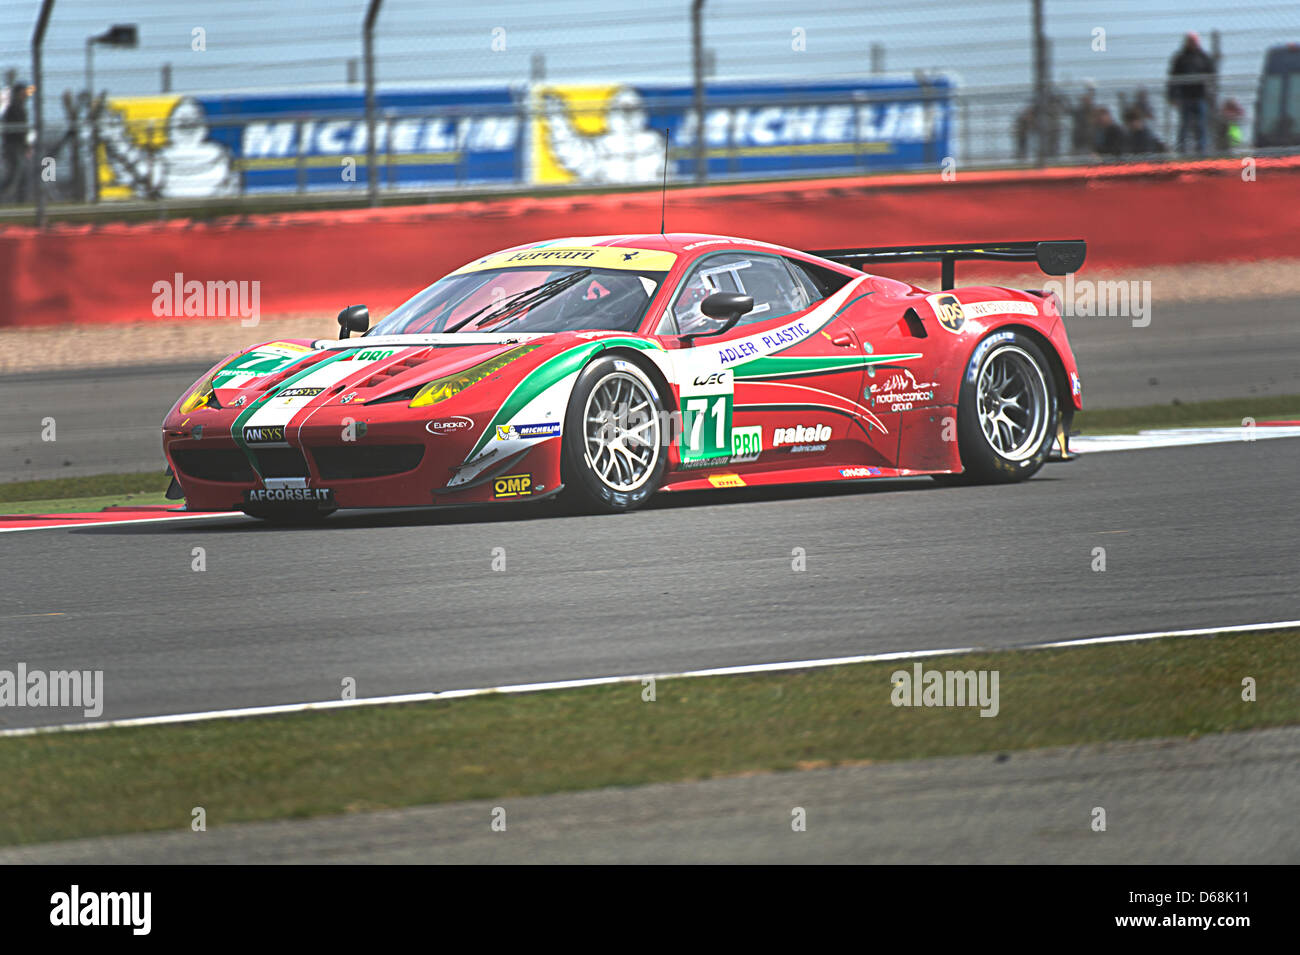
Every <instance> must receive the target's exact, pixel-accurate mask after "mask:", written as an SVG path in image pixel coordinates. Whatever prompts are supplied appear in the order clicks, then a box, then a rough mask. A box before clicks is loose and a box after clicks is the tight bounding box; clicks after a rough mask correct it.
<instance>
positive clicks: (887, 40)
mask: <svg viewBox="0 0 1300 955" xmlns="http://www.w3.org/2000/svg"><path fill="white" fill-rule="evenodd" d="M42 6H43V4H42V2H41V0H11V2H9V3H7V4H5V5H4V6H3V8H2V9H0V36H2V37H3V38H4V39H3V45H2V46H0V73H2V74H3V77H4V88H3V92H0V110H2V113H0V115H2V117H3V121H4V124H5V125H4V132H3V142H4V149H3V156H2V157H0V208H2V209H3V212H0V215H4V216H8V217H9V219H10V221H25V220H26V217H28V216H30V215H31V214H32V211H33V210H32V208H31V207H33V206H35V205H37V204H42V205H43V204H45V203H48V204H49V205H50V207H51V209H50V214H55V215H57V214H58V213H59V212H60V211H64V212H69V211H83V210H84V208H85V207H86V206H93V205H102V204H110V203H113V204H117V208H118V210H119V211H120V212H122V213H126V212H127V211H128V210H129V209H130V208H131V207H138V206H141V205H146V206H148V205H156V206H159V207H166V208H174V207H177V206H181V207H186V208H190V207H194V206H196V205H197V206H204V205H212V204H214V203H215V204H216V206H217V207H219V208H224V207H226V206H228V205H230V204H231V203H234V204H236V205H239V206H241V207H245V208H246V207H248V205H249V203H250V202H251V204H252V206H253V207H254V208H256V207H258V206H266V205H267V204H268V203H271V204H273V205H274V204H283V203H285V202H293V201H295V200H296V201H298V202H310V203H312V204H316V203H326V204H328V203H332V202H336V201H337V202H352V201H357V200H359V199H360V200H363V201H368V202H372V203H374V202H380V201H383V200H384V199H386V198H393V199H397V200H399V201H410V199H411V197H412V194H417V195H418V194H420V193H427V192H431V191H432V192H438V191H446V190H457V189H465V188H472V189H474V190H476V191H488V192H510V191H532V190H539V189H540V190H546V189H552V188H555V187H560V188H565V187H567V188H575V187H576V188H590V187H605V186H610V185H638V184H652V183H657V182H658V181H659V179H660V177H661V176H662V175H664V173H665V168H664V158H665V153H666V156H667V169H666V173H667V177H668V178H669V179H670V180H673V181H677V182H692V181H693V182H700V181H710V182H715V181H723V180H742V179H762V178H766V179H771V178H778V179H779V178H783V177H798V176H807V175H809V174H818V175H823V174H827V175H834V174H841V173H863V172H867V173H876V172H889V171H907V170H917V169H932V168H934V167H936V166H939V165H941V164H943V163H945V162H948V163H949V164H950V165H952V166H953V167H956V168H963V169H974V168H998V167H1015V166H1018V165H1056V164H1088V163H1100V162H1111V163H1116V162H1126V161H1134V160H1142V161H1149V160H1151V159H1153V158H1154V159H1161V158H1164V159H1169V158H1176V157H1180V156H1188V155H1194V156H1202V155H1218V156H1223V155H1232V154H1245V153H1246V152H1247V151H1249V152H1250V153H1251V154H1252V155H1256V154H1260V153H1261V151H1263V152H1265V153H1266V152H1267V151H1270V150H1273V151H1286V150H1294V149H1295V148H1297V145H1298V144H1300V126H1297V121H1298V120H1300V46H1296V45H1295V41H1300V5H1298V4H1295V3H1294V2H1288V0H1242V2H1239V3H1236V4H1225V3H1222V2H1215V0H1177V2H1175V0H1151V2H1148V3H1144V4H1140V5H1135V4H1133V3H1131V2H1128V0H1099V2H1090V3H1078V2H1063V0H986V2H981V3H966V2H957V0H915V2H913V3H909V4H906V5H902V4H890V3H862V2H852V3H851V2H843V0H832V2H829V3H826V4H821V5H816V6H815V8H811V7H812V5H810V9H806V10H805V9H797V8H795V9H792V5H791V4H790V3H788V0H703V2H695V3H692V2H691V0H680V2H676V3H673V4H669V5H666V6H661V7H658V8H655V9H638V8H610V7H606V6H604V5H595V4H592V3H589V2H582V0H556V2H553V3H550V4H546V5H538V4H534V3H530V2H519V0H504V2H484V3H478V4H472V5H470V4H467V5H444V4H437V5H435V4H429V3H425V2H418V0H380V2H377V3H373V4H372V3H368V2H367V0H311V2H308V0H285V2H277V3H275V4H266V3H262V2H260V0H213V2H206V3H197V4H184V5H180V4H175V3H171V2H165V0H123V2H118V3H113V4H106V3H103V2H102V0H58V2H57V3H54V4H51V5H50V7H51V9H50V11H49V15H48V19H47V21H46V24H45V29H44V32H43V36H42V42H41V44H40V46H41V55H40V61H41V62H40V64H39V66H38V64H36V63H35V61H34V56H33V40H34V35H35V34H36V33H37V32H38V23H39V21H40V15H41V11H42ZM368 14H370V15H371V18H370V20H369V22H370V24H371V30H370V36H371V43H370V44H369V50H370V54H371V55H370V57H369V58H368V57H367V55H366V53H367V42H366V32H367V31H366V24H367V22H368ZM368 66H369V69H368ZM38 68H39V69H40V71H41V76H40V77H39V78H38V77H36V76H35V75H34V73H35V72H36V70H37V69H38ZM368 77H369V78H371V79H372V84H368V83H367V79H368ZM38 79H39V82H38ZM37 100H39V104H40V111H39V112H40V117H39V119H40V122H39V127H40V128H39V131H38V129H37V125H38V123H37V119H38V117H37V112H38V111H37ZM701 112H702V113H703V115H704V117H705V118H704V127H705V134H704V136H703V137H702V141H701V137H698V136H697V135H696V129H697V127H698V125H699V123H698V122H697V119H696V117H697V116H698V115H699V114H700V113H701ZM372 128H373V130H374V132H373V135H372V134H371V132H370V130H371V129H372ZM38 137H39V143H40V146H39V148H37V146H36V143H37V138H38ZM372 140H373V146H372ZM36 157H52V158H53V159H54V167H53V170H52V171H51V170H50V169H48V168H47V169H44V170H42V168H41V167H40V164H39V163H37V162H36V161H35V158H36ZM372 168H373V169H374V171H375V175H374V176H373V177H372V176H371V175H370V174H369V170H370V169H372ZM42 172H44V175H42ZM38 193H39V194H38ZM36 211H37V212H38V213H39V214H42V215H43V214H44V213H45V210H43V209H40V210H36ZM0 221H2V220H0Z"/></svg>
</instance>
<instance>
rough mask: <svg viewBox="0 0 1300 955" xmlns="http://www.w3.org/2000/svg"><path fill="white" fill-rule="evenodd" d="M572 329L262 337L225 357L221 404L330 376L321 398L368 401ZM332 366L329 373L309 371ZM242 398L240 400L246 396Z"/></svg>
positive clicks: (214, 376)
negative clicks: (268, 339) (525, 332)
mask: <svg viewBox="0 0 1300 955" xmlns="http://www.w3.org/2000/svg"><path fill="white" fill-rule="evenodd" d="M568 337H571V336H570V335H568V334H559V335H552V334H530V335H523V334H520V335H506V334H487V333H483V334H475V333H470V334H452V335H390V336H385V337H373V338H355V339H343V340H338V341H336V340H332V339H322V340H316V341H311V340H287V341H273V342H264V343H263V344H260V345H255V346H253V347H252V348H249V349H247V350H246V351H244V352H241V353H239V354H237V355H233V356H230V357H228V358H226V359H224V360H223V361H222V362H220V363H219V364H218V365H217V366H216V367H215V368H213V369H212V370H211V371H209V372H208V373H207V375H205V376H204V378H203V379H200V381H205V380H208V379H211V380H212V383H213V387H214V389H215V391H216V394H217V399H218V401H219V402H220V404H221V406H222V407H226V408H229V407H232V406H235V407H238V406H239V405H240V404H243V403H245V402H247V401H249V400H251V399H252V398H254V397H255V396H258V395H261V394H264V393H265V392H267V391H270V390H272V389H274V388H278V387H280V386H282V385H284V384H286V383H287V382H289V381H290V380H291V379H294V380H299V379H305V378H307V377H311V378H312V383H313V384H318V379H325V378H327V379H328V382H329V384H328V387H326V388H324V389H323V397H322V401H323V402H324V403H328V404H333V403H337V402H341V401H344V399H345V398H346V401H347V402H352V401H357V402H366V401H373V400H375V399H378V398H383V397H385V396H387V395H391V394H394V393H397V392H401V391H405V390H407V389H409V388H412V387H418V386H419V385H423V384H425V383H427V382H429V381H433V380H435V379H437V378H441V377H444V376H446V375H453V374H456V373H458V372H461V371H464V370H466V369H468V368H472V367H473V366H475V365H478V364H480V363H482V362H485V361H488V360H489V359H492V358H495V357H497V356H498V355H501V354H504V353H505V352H508V351H510V350H511V349H513V348H517V347H519V346H520V345H524V344H532V343H545V342H547V340H552V339H560V338H568ZM327 363H328V364H329V366H330V372H329V374H328V375H324V376H322V375H309V374H308V373H310V372H311V371H312V370H313V369H317V368H323V366H324V365H326V364H327ZM241 399H242V401H241Z"/></svg>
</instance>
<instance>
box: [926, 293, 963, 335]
mask: <svg viewBox="0 0 1300 955" xmlns="http://www.w3.org/2000/svg"><path fill="white" fill-rule="evenodd" d="M929 302H930V306H931V307H932V308H933V309H934V317H935V318H937V319H939V324H940V325H942V326H943V327H944V328H946V329H948V331H950V332H956V331H960V330H961V327H962V326H963V325H965V324H966V313H965V312H964V311H962V307H961V302H959V301H957V296H956V295H931V296H930V298H929Z"/></svg>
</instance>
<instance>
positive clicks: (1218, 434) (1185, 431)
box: [1070, 425, 1300, 454]
mask: <svg viewBox="0 0 1300 955" xmlns="http://www.w3.org/2000/svg"><path fill="white" fill-rule="evenodd" d="M1297 437H1300V427H1291V426H1273V425H1256V426H1255V427H1250V428H1236V427H1232V428H1168V429H1164V430H1152V431H1139V432H1138V433H1137V434H1095V435H1087V434H1080V435H1075V436H1074V437H1072V438H1071V439H1070V450H1071V451H1077V452H1079V453H1080V454H1096V453H1097V452H1098V451H1143V450H1149V449H1151V448H1186V447H1192V446H1194V445H1200V444H1227V443H1229V442H1232V441H1240V442H1241V443H1243V444H1250V443H1252V442H1254V441H1267V440H1270V439H1275V438H1297Z"/></svg>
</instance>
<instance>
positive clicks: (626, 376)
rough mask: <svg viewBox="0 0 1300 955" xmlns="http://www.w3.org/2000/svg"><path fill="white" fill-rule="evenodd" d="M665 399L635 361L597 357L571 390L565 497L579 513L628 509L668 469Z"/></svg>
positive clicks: (644, 498)
mask: <svg viewBox="0 0 1300 955" xmlns="http://www.w3.org/2000/svg"><path fill="white" fill-rule="evenodd" d="M663 408H664V401H663V398H662V396H661V395H660V394H659V388H658V387H657V386H656V385H655V383H654V382H653V381H652V380H651V379H650V376H649V375H647V374H646V373H645V371H644V370H642V369H641V368H640V367H639V366H638V365H637V364H636V363H635V362H631V361H627V360H626V359H622V358H614V357H605V358H598V359H596V360H595V361H593V362H592V363H591V364H589V365H588V366H587V367H586V368H584V369H583V371H582V374H580V375H579V376H578V380H577V382H575V383H574V386H573V395H572V397H570V398H569V410H568V412H567V413H566V415H565V420H564V451H563V456H562V465H561V467H562V470H563V474H564V485H565V494H566V496H568V497H569V498H570V500H571V502H572V503H573V504H574V505H575V506H576V507H577V508H578V509H580V510H585V511H598V512H607V513H608V512H616V511H630V510H633V509H634V508H638V507H640V506H641V505H642V504H644V503H645V502H646V501H647V500H649V498H650V495H651V494H653V493H654V492H655V490H656V489H657V488H658V487H659V484H660V482H661V481H662V480H663V475H664V469H665V467H666V466H667V461H668V455H667V449H666V448H665V447H664V440H663V438H664V433H665V416H664V414H663Z"/></svg>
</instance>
